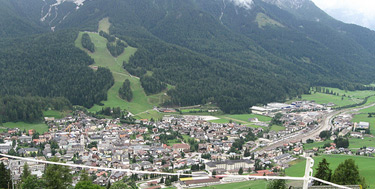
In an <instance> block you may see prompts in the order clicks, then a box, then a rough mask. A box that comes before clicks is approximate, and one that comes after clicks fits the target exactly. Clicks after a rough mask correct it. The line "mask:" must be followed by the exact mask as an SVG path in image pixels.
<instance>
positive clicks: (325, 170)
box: [314, 158, 332, 185]
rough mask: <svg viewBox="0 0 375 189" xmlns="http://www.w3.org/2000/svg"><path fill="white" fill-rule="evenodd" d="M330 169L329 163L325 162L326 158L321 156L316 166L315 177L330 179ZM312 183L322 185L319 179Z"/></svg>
mask: <svg viewBox="0 0 375 189" xmlns="http://www.w3.org/2000/svg"><path fill="white" fill-rule="evenodd" d="M331 176H332V170H331V169H330V168H329V163H328V162H327V160H326V158H323V160H322V161H321V162H319V165H318V167H317V168H316V173H315V177H316V178H319V179H322V180H325V181H331ZM314 185H324V184H323V183H321V182H319V181H314Z"/></svg>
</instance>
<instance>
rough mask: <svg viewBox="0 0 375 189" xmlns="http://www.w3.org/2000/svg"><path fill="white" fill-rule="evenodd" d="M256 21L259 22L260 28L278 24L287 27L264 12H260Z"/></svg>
mask: <svg viewBox="0 0 375 189" xmlns="http://www.w3.org/2000/svg"><path fill="white" fill-rule="evenodd" d="M255 21H256V22H257V23H258V27H259V28H264V27H266V26H277V27H281V28H284V27H285V26H284V25H282V24H281V23H279V22H277V21H276V20H273V19H272V18H270V17H268V16H267V15H265V14H263V13H258V14H257V16H256V18H255Z"/></svg>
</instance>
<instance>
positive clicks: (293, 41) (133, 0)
mask: <svg viewBox="0 0 375 189" xmlns="http://www.w3.org/2000/svg"><path fill="white" fill-rule="evenodd" d="M3 1H4V0H3ZM34 1H37V0H34ZM242 2H246V3H239V1H236V0H186V1H177V0H158V1H139V0H121V1H120V0H90V1H85V2H84V4H83V5H81V6H79V8H78V9H77V8H76V5H74V4H73V3H71V2H70V3H69V2H65V1H64V3H65V4H64V3H63V4H59V5H58V6H57V10H58V11H62V12H58V11H56V12H55V14H51V16H50V18H49V20H48V24H47V23H45V22H42V23H39V24H40V25H41V26H42V27H47V28H48V27H53V28H54V29H55V30H56V31H57V30H62V29H71V28H75V29H78V30H80V31H86V30H89V31H97V28H98V22H99V20H101V19H102V18H104V17H109V20H110V22H111V23H112V25H111V28H110V33H111V34H113V35H115V36H117V37H119V38H121V39H122V40H124V41H126V42H127V43H128V44H129V45H130V46H133V47H136V48H138V50H137V52H136V53H135V54H134V56H133V57H132V58H130V60H129V63H125V68H126V69H127V70H128V71H129V72H130V73H132V74H134V75H137V76H142V75H143V74H144V73H145V70H147V71H149V73H153V77H155V78H157V79H158V80H160V81H163V82H166V83H168V84H171V85H174V86H176V87H175V89H172V90H170V91H168V94H169V95H170V97H171V100H170V101H169V102H167V103H166V104H165V105H193V104H202V103H207V102H215V103H217V104H218V105H219V106H220V108H221V109H222V110H224V111H225V112H228V113H236V112H244V111H248V108H249V107H250V106H252V105H254V104H257V103H267V102H270V101H283V100H285V99H288V98H291V97H294V96H297V95H300V94H302V93H306V92H308V90H309V86H312V85H325V86H332V87H340V88H342V89H348V90H354V89H361V88H363V84H368V83H371V82H373V77H374V76H375V72H374V71H375V68H374V66H373V65H374V64H373V60H374V58H375V57H374V52H375V48H374V47H375V40H372V39H375V33H374V32H372V31H370V30H367V29H365V28H362V27H358V26H355V25H348V24H344V23H342V22H339V21H336V20H334V19H333V18H331V17H330V16H328V15H327V14H325V13H324V12H323V11H321V10H320V9H319V8H317V7H316V6H315V5H314V4H313V3H312V2H311V1H310V0H252V1H242ZM48 3H49V5H53V1H51V2H49V1H48ZM14 7H20V5H17V6H15V5H14ZM50 7H51V6H50ZM63 7H65V8H63ZM73 9H74V10H73ZM35 10H37V8H35ZM42 10H43V11H42V13H43V12H44V13H45V11H46V10H44V9H43V8H42ZM21 12H22V11H21ZM34 12H35V11H34ZM30 15H34V16H30V18H33V19H31V20H32V22H31V23H38V21H35V20H36V18H37V16H36V14H35V13H33V14H31V13H30ZM56 15H57V16H56ZM61 15H65V16H61ZM39 22H40V21H39Z"/></svg>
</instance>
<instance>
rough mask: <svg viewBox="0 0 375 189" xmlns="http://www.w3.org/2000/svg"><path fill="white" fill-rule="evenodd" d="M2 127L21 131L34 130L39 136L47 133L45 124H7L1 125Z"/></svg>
mask: <svg viewBox="0 0 375 189" xmlns="http://www.w3.org/2000/svg"><path fill="white" fill-rule="evenodd" d="M2 127H4V128H19V129H20V130H21V131H23V130H26V131H27V130H30V129H35V131H37V132H38V133H40V134H42V133H44V132H47V131H48V126H47V125H46V124H45V123H25V122H15V123H14V122H7V123H3V126H2Z"/></svg>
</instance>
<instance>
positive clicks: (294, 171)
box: [285, 155, 375, 188]
mask: <svg viewBox="0 0 375 189" xmlns="http://www.w3.org/2000/svg"><path fill="white" fill-rule="evenodd" d="M323 158H326V159H327V161H328V163H329V167H330V169H332V170H333V171H334V170H335V169H336V168H337V166H338V165H339V164H340V163H342V162H344V161H345V160H346V159H353V160H354V161H355V163H356V164H357V165H358V168H359V172H360V175H361V176H363V177H365V179H366V182H367V184H368V185H369V186H370V188H374V187H375V174H374V170H375V158H370V157H364V156H348V155H323V156H318V157H314V158H313V159H314V161H315V163H314V167H313V169H314V171H316V168H317V166H318V164H319V162H321V161H322V159H323ZM305 166H306V161H305V160H303V161H301V160H300V161H299V162H298V163H296V164H295V165H293V166H291V167H290V168H288V169H286V170H285V173H286V175H288V176H293V177H302V176H303V175H304V171H305Z"/></svg>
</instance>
